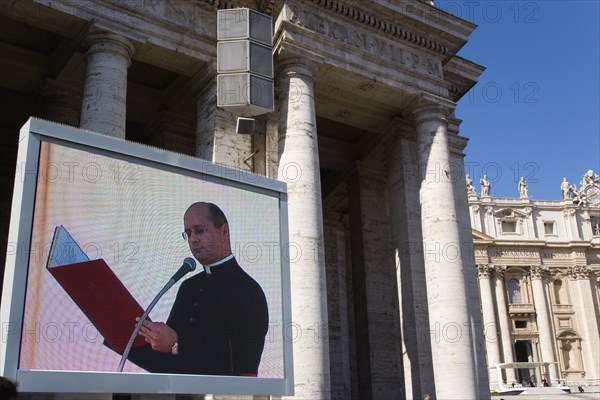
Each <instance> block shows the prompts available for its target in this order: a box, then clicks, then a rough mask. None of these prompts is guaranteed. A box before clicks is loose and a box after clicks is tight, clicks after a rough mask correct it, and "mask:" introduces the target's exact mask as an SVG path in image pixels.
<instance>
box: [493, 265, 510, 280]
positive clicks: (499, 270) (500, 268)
mask: <svg viewBox="0 0 600 400" xmlns="http://www.w3.org/2000/svg"><path fill="white" fill-rule="evenodd" d="M490 265H491V266H492V268H494V273H495V274H496V278H498V279H504V274H505V273H506V265H493V264H490Z"/></svg>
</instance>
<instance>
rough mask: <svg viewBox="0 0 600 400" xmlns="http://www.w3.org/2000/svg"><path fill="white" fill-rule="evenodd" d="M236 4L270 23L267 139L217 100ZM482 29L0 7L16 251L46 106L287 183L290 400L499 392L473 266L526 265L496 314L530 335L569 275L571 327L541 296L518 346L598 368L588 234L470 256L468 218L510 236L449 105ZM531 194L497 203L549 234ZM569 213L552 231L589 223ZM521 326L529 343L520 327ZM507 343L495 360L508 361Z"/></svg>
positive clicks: (306, 4) (313, 1)
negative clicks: (468, 185)
mask: <svg viewBox="0 0 600 400" xmlns="http://www.w3.org/2000/svg"><path fill="white" fill-rule="evenodd" d="M234 7H248V8H251V9H254V10H257V11H259V12H261V13H263V14H265V15H269V16H271V18H272V21H273V33H274V35H273V52H272V54H273V57H274V66H275V68H274V76H275V77H274V88H275V91H274V94H275V96H274V111H273V112H270V113H267V114H264V115H260V116H257V117H256V121H255V127H254V134H253V135H240V134H237V133H236V116H235V115H233V114H232V113H230V112H228V111H227V110H225V109H223V108H219V107H217V85H216V81H217V77H216V75H217V73H216V69H217V68H216V61H217V60H216V56H217V35H216V31H217V11H218V10H219V9H225V8H234ZM474 29H475V25H474V24H473V23H471V22H468V21H466V20H464V19H461V18H458V17H455V16H453V15H451V14H449V13H447V12H444V11H443V10H441V9H439V8H437V7H436V6H435V5H434V4H433V2H432V1H420V0H371V1H362V0H361V1H359V0H240V1H217V0H191V1H188V0H164V1H157V0H126V1H121V0H103V1H91V0H52V1H50V0H9V1H6V0H5V1H2V2H0V47H1V51H0V57H1V62H0V99H1V102H2V107H0V117H1V118H0V146H1V147H2V159H0V165H1V167H2V168H1V169H0V170H1V171H2V172H1V178H2V187H3V188H4V189H5V190H3V191H2V194H1V195H0V204H2V206H3V207H0V210H1V211H0V224H1V228H2V230H1V231H2V241H3V246H6V244H7V243H6V240H7V239H6V237H7V231H8V224H9V220H10V211H9V210H10V203H11V188H12V186H13V182H14V176H15V159H16V153H17V146H18V137H19V136H18V131H19V129H20V127H21V126H22V125H23V124H24V123H25V121H26V120H27V119H28V118H29V116H37V117H40V118H43V119H47V120H50V121H55V122H58V123H62V124H66V125H71V126H75V127H80V128H83V129H86V130H90V131H94V132H98V133H101V134H105V135H109V136H113V137H117V138H122V139H126V140H130V141H135V142H141V143H144V144H148V145H152V146H156V147H160V148H163V149H166V150H170V151H174V152H178V153H184V154H188V155H191V156H195V157H199V158H202V159H205V160H209V161H212V162H215V163H219V164H223V165H227V166H229V167H233V168H237V169H239V170H242V171H251V172H254V173H257V174H261V175H265V176H268V177H272V178H274V179H278V180H281V181H284V182H286V183H287V196H288V214H289V241H290V242H293V243H294V244H295V245H296V246H297V247H298V248H299V249H301V252H300V253H299V256H298V257H296V258H295V259H294V260H293V262H291V263H290V269H291V288H292V289H291V290H292V319H293V321H294V323H295V324H297V326H298V327H299V328H300V334H299V335H298V336H297V337H296V339H295V341H294V343H293V352H294V382H295V387H294V391H295V395H294V397H293V398H294V399H305V400H315V399H340V400H341V399H344V400H346V399H369V400H371V399H373V400H375V399H381V400H389V399H420V398H422V396H423V395H424V394H426V393H428V394H431V395H432V397H433V398H437V399H444V400H450V399H457V400H459V399H460V400H465V399H471V400H485V399H488V398H489V397H490V388H489V374H488V365H487V364H486V359H485V351H484V349H485V346H486V341H485V336H484V330H483V329H482V327H484V326H485V324H484V322H488V321H487V320H485V319H484V320H483V321H482V315H481V310H480V306H479V304H480V297H479V296H480V294H479V290H480V288H479V287H478V279H477V276H478V271H479V273H480V275H481V274H483V273H484V271H492V270H493V271H498V272H494V274H492V276H491V277H488V281H487V282H488V284H490V285H491V281H490V279H498V278H497V276H500V274H501V273H502V274H503V275H502V276H503V277H504V278H502V279H508V281H507V282H508V284H509V285H512V283H510V282H512V280H511V279H512V278H511V277H513V276H514V277H515V278H514V279H515V280H516V281H517V282H518V283H519V284H521V285H525V282H528V279H531V282H532V284H533V283H535V285H532V289H531V293H530V292H528V291H526V289H525V286H522V287H523V289H522V291H521V302H520V303H518V306H517V305H516V304H515V305H513V307H512V308H511V309H510V310H505V311H506V312H505V314H502V316H505V317H506V318H504V317H503V318H504V319H503V321H505V322H506V325H507V329H508V328H510V323H511V318H513V316H514V318H517V319H518V320H519V321H525V323H526V326H527V327H528V328H529V327H531V326H533V323H534V316H533V315H534V314H533V313H534V312H535V311H536V310H537V307H540V306H539V304H538V301H537V300H536V299H537V297H536V296H538V295H540V296H546V297H544V298H547V296H553V294H552V293H554V292H555V291H550V290H549V288H550V286H548V285H545V286H544V285H543V284H542V283H541V280H539V279H541V278H539V279H538V278H534V277H533V275H531V278H529V276H530V275H528V274H530V273H531V272H532V271H533V272H535V274H536V275H535V276H536V277H538V276H541V275H543V274H544V273H545V271H546V270H545V269H544V268H545V266H546V265H547V264H551V265H552V266H553V268H554V267H555V268H554V269H553V271H554V270H556V271H557V273H558V276H560V278H556V279H557V280H559V281H560V282H562V283H561V285H562V286H560V285H559V286H560V288H562V289H560V288H559V289H558V291H556V292H557V293H559V294H560V295H561V296H564V297H561V300H560V303H556V302H555V303H556V305H557V306H560V307H557V308H556V312H557V314H556V315H560V316H561V317H560V318H562V319H560V318H558V316H557V317H556V321H555V322H556V323H557V324H558V325H557V326H560V327H562V328H561V330H560V331H556V332H554V331H551V329H553V328H551V327H553V326H554V325H552V322H553V320H551V317H550V314H549V313H550V311H552V312H554V310H555V306H554V304H555V303H551V302H549V301H547V302H546V303H545V304H546V305H545V307H546V308H544V310H546V312H548V318H547V319H546V320H545V322H546V324H545V325H543V324H538V325H537V327H536V329H537V330H536V331H535V332H536V335H538V336H539V338H540V346H539V347H535V346H534V344H533V341H532V340H530V343H525V344H523V345H520V347H519V348H518V349H516V348H515V349H514V350H513V349H512V347H511V348H510V351H514V353H511V354H514V355H513V356H512V357H513V359H515V358H516V359H520V357H523V356H522V354H525V353H527V352H528V351H529V352H534V351H538V350H539V351H541V356H542V357H546V353H547V349H552V350H551V351H552V354H553V357H554V359H556V360H557V357H559V356H560V357H564V355H565V354H568V355H569V357H570V358H569V361H568V364H563V365H562V366H561V367H560V368H561V369H560V370H559V369H558V368H559V367H557V369H556V371H554V373H555V375H556V376H558V373H559V371H561V372H562V371H567V373H568V374H569V377H570V376H571V375H570V374H571V372H573V373H574V374H575V375H576V374H577V373H578V374H579V375H581V374H582V373H583V372H585V373H586V377H587V378H590V377H597V375H596V374H597V371H595V370H593V369H592V367H591V366H590V364H589V361H587V360H586V358H585V354H586V352H584V351H582V352H581V353H579V352H578V350H577V346H579V345H582V346H584V345H585V346H588V345H589V343H592V344H593V343H594V342H593V340H596V342H595V343H597V332H596V333H595V335H596V336H595V338H596V339H594V338H593V335H594V332H592V331H593V329H592V328H593V323H594V322H593V319H592V316H593V312H592V314H589V312H588V313H587V314H581V315H580V314H579V313H578V314H574V312H575V310H577V309H578V308H577V307H578V304H579V303H582V304H586V302H587V301H591V300H590V298H591V297H593V296H592V295H591V294H589V293H590V292H589V291H588V292H585V293H586V294H584V292H583V290H582V291H581V292H580V291H576V290H575V286H578V287H581V288H583V287H584V286H585V287H586V288H587V287H588V286H589V285H592V283H593V282H592V281H591V280H587V279H583V278H582V277H584V276H587V275H585V274H586V273H587V272H586V271H588V270H589V265H590V260H589V259H588V258H586V257H587V254H588V252H587V251H588V250H587V248H588V247H586V246H587V245H584V244H583V240H587V238H588V236H589V235H591V233H590V232H587V231H586V233H585V235H588V236H585V237H579V236H577V237H576V239H573V238H575V236H569V237H568V238H565V239H564V240H563V237H562V236H557V240H559V239H560V240H559V242H560V245H557V246H556V248H555V247H552V248H548V249H546V248H544V250H543V251H541V250H540V252H541V253H540V257H539V258H536V260H537V261H533V259H529V258H528V259H527V262H528V263H527V264H526V265H525V264H523V263H516V262H510V263H509V262H508V261H505V257H504V253H501V254H502V255H501V256H500V258H498V256H488V258H486V259H485V261H484V260H483V258H481V257H482V253H481V250H480V249H481V247H476V248H477V251H478V253H476V256H477V257H478V258H476V259H474V258H473V257H472V256H471V254H472V252H473V236H472V231H471V224H470V216H471V217H472V218H474V223H475V225H474V227H475V229H476V230H477V231H479V232H481V233H480V234H478V233H476V235H475V238H476V240H477V246H480V244H479V241H480V240H488V241H491V242H493V243H495V242H494V240H496V239H495V236H494V233H491V232H490V231H489V230H487V228H485V229H484V228H483V227H482V226H484V225H483V224H484V222H485V221H487V220H485V219H484V217H483V215H484V214H485V215H486V216H487V215H488V214H487V211H486V212H485V213H482V211H483V210H485V206H486V204H487V203H485V202H484V200H483V199H482V200H481V201H480V203H477V204H475V203H471V208H469V201H468V194H467V192H466V191H465V190H464V180H465V175H464V167H463V157H464V152H463V151H464V149H465V147H466V144H467V139H466V138H465V137H463V136H461V135H460V134H459V127H460V123H461V121H460V120H459V119H457V118H456V116H455V114H454V109H455V106H456V104H457V102H458V101H460V99H461V98H462V97H463V96H464V95H465V94H466V93H467V92H468V91H469V89H470V88H471V87H473V85H474V84H475V83H476V82H477V79H478V77H479V75H480V74H481V73H482V72H483V70H484V68H483V67H482V66H480V65H478V64H476V63H475V62H473V61H470V60H467V59H464V58H462V57H460V56H458V55H457V52H458V51H459V49H460V48H462V47H463V46H464V45H465V43H466V42H467V40H468V37H469V35H470V34H471V32H472V31H473V30H474ZM477 201H478V202H479V200H477ZM492 204H496V203H490V207H491V205H492ZM476 205H478V206H479V209H480V210H481V211H480V214H477V215H479V216H480V217H478V218H479V221H480V223H479V225H477V218H475V214H473V213H474V211H473V207H475V206H476ZM535 207H538V205H535V204H527V206H524V205H523V203H521V202H518V203H517V204H516V205H513V204H512V203H510V204H504V203H502V205H499V206H498V209H494V210H493V211H492V216H493V217H494V218H496V217H495V214H494V213H500V214H499V215H500V216H501V218H505V217H506V216H505V214H504V213H505V212H509V211H508V210H510V212H511V213H512V214H511V215H513V216H515V218H517V219H519V218H520V221H524V223H523V224H522V225H519V227H521V226H522V227H523V229H526V230H525V231H524V232H526V233H524V234H523V235H529V236H526V237H527V239H528V240H531V241H533V242H534V244H535V246H538V247H539V246H540V245H539V244H538V242H537V241H536V240H538V241H539V240H540V239H539V238H538V237H537V236H535V235H536V233H535V232H537V231H535V230H534V228H533V226H532V225H531V224H532V222H528V221H530V220H529V219H528V218H529V217H528V215H529V214H531V213H532V212H533V211H532V210H533V209H534V208H535ZM539 207H546V205H539ZM557 207H558V206H557ZM560 207H564V209H565V210H567V211H568V212H571V211H573V213H574V214H573V215H579V214H578V213H579V209H577V208H574V206H572V205H568V206H566V205H565V206H563V205H560ZM525 208H529V211H526V210H525ZM557 212H558V211H557ZM561 212H562V211H561ZM528 213H529V214H528ZM564 215H565V216H564V218H563V219H561V220H560V222H556V226H555V228H556V232H557V235H563V232H562V231H560V229H562V228H563V227H564V229H565V232H570V233H564V234H565V235H567V234H569V235H575V233H573V229H576V228H574V227H577V226H578V225H577V224H576V223H575V222H569V223H568V224H567V225H563V224H564V223H565V222H563V221H567V216H566V215H567V214H564ZM569 215H571V214H569ZM569 218H575V217H571V216H570V217H569ZM577 218H579V217H577ZM557 221H558V218H557ZM573 221H574V220H573ZM485 226H487V225H485ZM494 226H495V225H494ZM569 229H570V230H569ZM578 232H579V231H578ZM582 232H583V231H582ZM581 234H582V235H583V234H584V233H581ZM477 235H480V236H477ZM524 237H525V236H524ZM482 238H483V239H482ZM565 240H566V242H565ZM563 242H564V243H566V244H564V246H563ZM511 243H512V242H511ZM502 246H504V244H502ZM507 246H508V245H507ZM496 247H497V246H496ZM538 247H536V249H537V248H538ZM502 249H503V248H502V247H501V250H500V251H501V252H502V251H504V250H502ZM485 251H487V252H488V253H489V252H490V251H492V250H491V248H490V249H488V248H486V249H485ZM493 251H496V252H495V253H494V252H493ZM493 251H492V253H491V254H496V253H497V250H493ZM511 251H512V250H511ZM527 251H528V253H527V254H529V253H530V252H532V251H533V250H527ZM567 260H568V262H567ZM1 261H2V262H1V264H4V260H3V259H2V260H1ZM563 261H564V262H563ZM557 262H558V263H557ZM596 262H597V260H596ZM552 263H555V264H552ZM492 264H493V265H494V266H493V268H495V269H492ZM484 265H485V266H484ZM531 265H535V266H534V267H532V266H531ZM488 276H489V274H488ZM563 276H564V277H563ZM536 279H538V280H536ZM482 282H483V280H481V279H480V281H479V283H482ZM536 282H537V283H536ZM594 284H595V283H594ZM540 285H542V286H541V289H540ZM586 285H587V286H586ZM484 286H485V285H481V287H482V288H483V287H484ZM511 287H512V286H511ZM552 287H554V286H552ZM534 289H535V290H534ZM528 290H529V289H528ZM561 290H562V291H561ZM596 290H597V289H596ZM484 291H485V289H482V293H483V294H484V295H485V294H486V293H487V292H484ZM489 291H492V289H491V286H490V288H489ZM502 293H504V292H502ZM595 293H596V294H594V296H597V292H595ZM530 295H531V296H530ZM528 296H529V297H528ZM581 296H587V297H581ZM532 299H533V300H534V301H532ZM484 301H488V302H489V301H491V300H490V298H489V297H485V298H484ZM534 303H535V307H536V308H535V309H534V308H533V307H534ZM485 304H487V303H485ZM511 304H512V303H511ZM590 304H591V303H590ZM594 304H597V301H596V303H594ZM486 307H487V306H486ZM528 307H529V308H528ZM513 311H514V312H513ZM484 316H485V315H484ZM517 316H518V317H517ZM595 321H596V322H595V323H597V319H596V320H595ZM560 324H562V325H560ZM528 328H526V329H528ZM510 329H511V330H510V332H511V334H513V337H514V338H516V337H518V332H521V331H519V330H518V329H522V328H510ZM507 332H508V331H507ZM513 332H514V333H513ZM527 332H529V334H531V331H527ZM556 333H558V334H559V335H562V336H559V338H558V339H556V337H555V334H556ZM515 335H517V336H515ZM536 337H537V336H536ZM590 338H591V339H590ZM555 339H556V340H555ZM553 340H554V341H553ZM589 340H592V341H591V342H590V341H589ZM548 341H550V342H548ZM542 342H543V344H542ZM567 345H568V346H571V347H570V348H571V349H572V350H569V351H567V350H565V349H566V348H567V347H566V346H567ZM497 346H498V347H497V349H496V353H494V354H495V357H496V358H495V359H492V360H488V362H490V363H493V362H495V361H496V360H497V361H505V360H509V359H510V358H508V357H507V356H506V352H507V351H509V350H504V348H502V349H503V350H501V349H500V347H499V344H498V345H497ZM552 346H555V347H552ZM556 346H562V347H560V350H559V347H556ZM492 351H493V350H492V348H491V347H489V343H488V352H489V353H490V354H491V352H492ZM527 354H529V353H527ZM579 354H581V357H580V356H579ZM578 357H580V358H578ZM554 359H552V360H554ZM549 360H550V359H549ZM596 360H597V358H596ZM586 363H587V364H586ZM565 365H568V367H565V368H566V369H564V368H563V367H564V366H565ZM545 373H547V372H545ZM549 374H550V375H549V376H551V375H552V371H551V372H550V373H549ZM587 378H586V379H587ZM511 379H513V378H512V376H511V377H510V379H509V381H510V380H511ZM514 379H516V377H515V378H514ZM207 395H208V394H207ZM248 395H252V393H248ZM56 396H57V398H59V397H60V394H56ZM108 397H110V395H108ZM145 397H147V398H159V397H160V396H159V395H156V396H151V395H148V396H145ZM145 397H144V398H145ZM217 397H218V396H215V397H214V398H217ZM103 398H105V397H103ZM136 398H137V397H136ZM140 398H141V397H140Z"/></svg>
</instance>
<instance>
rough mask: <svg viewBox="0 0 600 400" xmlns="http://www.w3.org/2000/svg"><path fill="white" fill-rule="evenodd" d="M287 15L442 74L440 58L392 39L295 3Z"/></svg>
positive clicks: (350, 42) (381, 54) (329, 34)
mask: <svg viewBox="0 0 600 400" xmlns="http://www.w3.org/2000/svg"><path fill="white" fill-rule="evenodd" d="M285 19H286V20H287V21H290V22H293V23H294V24H297V25H300V26H303V27H304V28H306V29H309V30H311V31H313V32H316V33H319V34H321V35H325V36H326V37H328V38H330V39H334V40H337V41H338V42H341V43H344V44H347V45H350V46H353V47H355V48H357V49H359V50H362V51H365V52H367V53H369V54H372V55H374V56H376V57H381V58H385V59H387V60H390V61H392V62H394V63H395V64H397V65H399V66H402V67H404V68H409V69H412V70H415V71H418V72H421V73H425V74H427V75H430V76H434V77H436V78H442V64H441V62H440V61H438V60H435V59H433V58H430V57H426V56H425V55H423V54H417V53H415V52H414V51H411V50H409V49H408V48H406V47H401V46H398V45H397V44H392V43H391V42H390V41H388V40H385V39H382V38H379V37H376V36H374V35H372V34H370V33H367V32H364V31H359V30H357V29H353V28H350V27H348V26H347V25H345V24H342V23H340V22H338V21H334V20H331V19H328V18H325V17H324V16H322V15H319V14H316V13H314V12H312V11H308V10H306V9H303V8H301V7H299V6H297V5H294V4H291V5H289V6H288V8H287V10H286V12H285Z"/></svg>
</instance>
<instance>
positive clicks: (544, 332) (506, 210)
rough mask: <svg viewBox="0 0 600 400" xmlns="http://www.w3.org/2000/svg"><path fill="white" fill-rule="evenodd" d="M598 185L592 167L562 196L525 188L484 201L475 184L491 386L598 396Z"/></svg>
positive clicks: (473, 207)
mask: <svg viewBox="0 0 600 400" xmlns="http://www.w3.org/2000/svg"><path fill="white" fill-rule="evenodd" d="M599 182H600V179H598V175H597V174H596V173H595V172H594V171H591V170H590V171H587V172H586V173H584V174H583V176H582V179H581V182H579V184H574V185H573V184H570V183H569V182H568V181H567V180H566V178H565V179H564V180H563V182H562V184H561V183H560V182H557V183H556V187H557V197H558V198H559V199H557V200H532V199H530V198H529V194H528V191H527V189H526V184H525V185H523V184H521V185H519V186H520V191H519V192H518V197H514V198H497V197H493V196H490V193H489V192H484V195H481V196H478V194H477V192H476V191H475V189H474V187H472V185H471V183H470V182H469V181H468V189H467V190H468V193H469V206H470V212H471V223H472V227H473V239H474V244H475V261H476V263H477V273H478V277H479V278H478V279H479V289H480V293H481V311H482V315H483V324H484V327H485V328H484V332H485V339H486V340H485V342H486V354H487V362H488V366H489V367H490V386H491V388H492V389H499V388H501V387H514V386H524V387H529V386H532V385H537V386H541V385H542V384H543V382H546V383H548V384H553V383H554V384H564V385H567V386H582V388H584V390H585V388H586V387H589V386H591V387H593V388H594V389H593V390H597V388H598V385H599V384H600V371H599V367H598V366H599V363H600V338H599V334H598V332H600V329H599V328H600V281H599V279H600V196H599V193H600V185H599ZM484 187H485V186H483V187H482V189H483V188H484ZM561 191H562V193H561ZM515 194H517V193H515ZM503 365H508V368H502V367H501V368H499V369H498V370H495V368H496V367H497V366H503Z"/></svg>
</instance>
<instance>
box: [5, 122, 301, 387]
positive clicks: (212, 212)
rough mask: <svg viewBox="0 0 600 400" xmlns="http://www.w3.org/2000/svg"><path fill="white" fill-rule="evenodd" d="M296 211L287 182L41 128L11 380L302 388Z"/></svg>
mask: <svg viewBox="0 0 600 400" xmlns="http://www.w3.org/2000/svg"><path fill="white" fill-rule="evenodd" d="M286 210H287V204H286V195H285V185H284V184H283V183H281V182H279V181H275V180H272V179H268V178H266V177H261V176H258V175H254V174H251V173H248V172H243V171H239V170H235V169H230V168H226V167H223V166H219V165H215V164H212V163H209V162H205V161H202V160H199V159H196V158H193V157H188V156H185V155H180V154H176V153H171V152H168V151H165V150H161V149H156V148H151V147H146V146H143V145H139V144H134V143H131V142H126V141H123V140H119V139H114V138H109V137H104V136H101V135H97V134H93V133H90V132H85V131H82V130H79V129H75V128H70V127H65V126H62V125H58V124H54V123H50V122H46V121H41V120H37V119H31V120H30V121H29V122H28V123H27V124H26V125H25V126H24V128H23V129H22V131H21V141H20V147H19V156H18V165H17V172H16V179H15V195H14V200H13V208H12V213H11V227H10V233H9V245H8V248H7V265H6V267H5V277H4V285H3V297H2V314H1V317H2V321H1V322H2V339H3V340H2V354H1V356H2V361H1V362H2V369H1V373H2V374H3V375H5V376H8V377H13V378H14V379H16V380H17V381H18V382H19V387H20V390H21V391H22V392H96V393H97V392H109V393H198V394H202V393H219V394H249V395H250V394H254V395H261V394H262V395H289V394H291V393H292V391H293V379H292V370H291V368H292V364H291V344H290V343H288V342H286V341H285V340H284V337H283V333H284V332H285V326H286V325H289V324H290V315H289V312H290V293H289V265H288V263H287V258H288V257H287V253H286V251H287V250H289V247H288V243H287V222H286V221H287V211H286ZM184 260H185V262H184ZM182 264H185V265H182ZM194 266H196V267H195V269H194ZM180 267H181V268H180ZM190 270H192V271H191V272H190ZM176 272H179V274H180V275H182V274H184V276H183V278H181V279H179V280H178V281H177V282H175V283H174V284H173V280H172V278H173V276H174V274H176ZM170 285H172V286H171V287H168V286H170ZM161 292H164V294H163V293H161ZM159 293H161V296H160V298H159V297H157V295H158V294H159ZM152 303H153V304H152ZM149 307H152V310H151V311H150V312H149V314H148V318H147V320H146V321H145V322H144V321H141V322H140V321H139V318H140V317H142V314H143V313H144V311H145V310H147V309H148V308H149ZM136 327H137V328H138V329H139V334H138V335H137V336H136V335H133V333H134V329H135V328H136ZM127 344H129V346H127ZM127 347H130V349H129V348H127ZM124 352H127V354H126V355H127V358H126V357H124V356H123V353H124Z"/></svg>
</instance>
